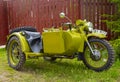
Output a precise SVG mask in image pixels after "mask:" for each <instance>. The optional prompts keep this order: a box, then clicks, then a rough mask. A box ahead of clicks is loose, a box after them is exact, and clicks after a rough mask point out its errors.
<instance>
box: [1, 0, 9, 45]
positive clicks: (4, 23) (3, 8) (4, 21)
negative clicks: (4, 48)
mask: <svg viewBox="0 0 120 82" xmlns="http://www.w3.org/2000/svg"><path fill="white" fill-rule="evenodd" d="M7 34H8V20H7V6H6V2H4V1H3V0H0V45H3V44H5V43H6V36H7Z"/></svg>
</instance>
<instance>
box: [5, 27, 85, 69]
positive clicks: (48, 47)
mask: <svg viewBox="0 0 120 82" xmlns="http://www.w3.org/2000/svg"><path fill="white" fill-rule="evenodd" d="M20 28H21V27H20ZM17 29H18V28H17ZM23 29H25V28H22V31H19V32H17V31H15V32H13V33H11V34H10V35H9V36H8V38H7V45H6V49H7V54H8V62H9V65H10V66H11V67H13V68H15V69H19V68H20V67H21V66H20V67H19V66H16V65H17V64H18V63H24V62H25V60H26V59H29V58H36V57H51V58H57V57H64V56H65V57H72V56H73V54H75V53H76V52H83V46H84V39H83V37H82V35H80V34H79V33H76V32H74V31H64V30H61V29H52V30H51V29H47V30H45V31H44V32H43V33H42V35H41V34H40V33H39V32H31V31H27V30H23ZM29 29H30V28H29ZM20 57H21V58H20ZM22 58H23V59H22ZM19 59H21V60H23V61H22V62H20V61H19ZM18 65H19V64H18Z"/></svg>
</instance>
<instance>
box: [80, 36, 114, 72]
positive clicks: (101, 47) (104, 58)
mask: <svg viewBox="0 0 120 82" xmlns="http://www.w3.org/2000/svg"><path fill="white" fill-rule="evenodd" d="M89 43H90V45H91V47H92V49H93V51H94V52H96V56H94V55H92V53H91V51H90V49H89V48H88V46H87V44H85V48H84V55H83V57H82V58H83V63H84V64H85V65H86V67H88V68H89V69H92V70H94V71H97V72H100V71H104V70H107V69H109V68H110V67H111V66H112V64H113V63H114V59H115V57H114V50H113V48H112V46H111V45H110V43H109V42H108V41H106V40H103V39H97V38H92V39H90V40H89Z"/></svg>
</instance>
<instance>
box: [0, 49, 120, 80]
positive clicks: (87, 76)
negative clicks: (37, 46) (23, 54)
mask: <svg viewBox="0 0 120 82" xmlns="http://www.w3.org/2000/svg"><path fill="white" fill-rule="evenodd" d="M119 81H120V61H116V62H115V63H114V65H113V66H112V67H111V68H110V69H109V70H108V71H103V72H94V71H92V70H89V69H87V68H86V67H85V66H84V64H83V63H82V61H77V59H74V60H69V59H63V60H59V59H58V60H57V61H55V62H48V61H44V60H43V59H42V58H39V59H31V60H27V61H26V63H25V65H24V68H23V70H22V71H16V70H14V69H12V68H10V67H9V66H8V64H7V57H6V51H5V49H0V82H119Z"/></svg>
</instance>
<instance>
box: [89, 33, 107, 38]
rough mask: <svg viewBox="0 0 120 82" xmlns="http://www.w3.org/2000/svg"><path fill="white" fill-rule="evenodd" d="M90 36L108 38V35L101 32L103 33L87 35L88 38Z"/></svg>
mask: <svg viewBox="0 0 120 82" xmlns="http://www.w3.org/2000/svg"><path fill="white" fill-rule="evenodd" d="M89 37H98V38H107V36H106V35H104V34H101V33H90V34H88V35H87V38H89Z"/></svg>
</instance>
